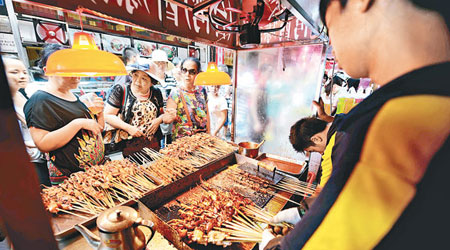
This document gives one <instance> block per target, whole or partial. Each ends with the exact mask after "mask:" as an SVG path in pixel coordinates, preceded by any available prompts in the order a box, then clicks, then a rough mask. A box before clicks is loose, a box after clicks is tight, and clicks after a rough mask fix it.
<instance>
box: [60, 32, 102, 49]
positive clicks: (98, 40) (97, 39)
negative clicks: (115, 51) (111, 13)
mask: <svg viewBox="0 0 450 250" xmlns="http://www.w3.org/2000/svg"><path fill="white" fill-rule="evenodd" d="M68 32H69V39H70V43H71V44H73V34H74V33H75V32H81V30H79V29H72V28H69V30H68ZM83 32H86V33H88V34H91V36H92V37H93V38H94V41H95V44H96V45H97V47H98V48H99V49H102V38H101V37H100V34H99V33H95V32H91V31H86V30H83Z"/></svg>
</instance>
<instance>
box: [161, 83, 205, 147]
mask: <svg viewBox="0 0 450 250" xmlns="http://www.w3.org/2000/svg"><path fill="white" fill-rule="evenodd" d="M180 95H183V96H184V100H185V101H186V105H187V110H188V112H189V116H190V121H191V123H192V124H191V123H190V122H189V119H188V116H187V114H186V111H185V110H186V109H185V108H184V105H183V100H182V98H181V96H180ZM169 98H171V99H172V100H173V101H174V102H175V103H176V104H177V118H176V120H175V121H174V124H173V128H172V137H173V139H174V140H175V139H177V138H181V137H184V136H188V135H192V134H195V133H196V132H198V131H206V128H207V124H208V115H207V98H208V97H207V94H206V90H205V89H204V88H203V87H197V88H196V89H195V91H194V92H188V91H185V90H183V89H181V88H177V89H174V90H172V92H171V93H170V96H169Z"/></svg>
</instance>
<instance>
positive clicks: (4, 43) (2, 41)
mask: <svg viewBox="0 0 450 250" xmlns="http://www.w3.org/2000/svg"><path fill="white" fill-rule="evenodd" d="M0 52H9V53H17V46H16V43H15V42H14V36H13V34H5V33H0Z"/></svg>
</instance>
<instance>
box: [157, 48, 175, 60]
mask: <svg viewBox="0 0 450 250" xmlns="http://www.w3.org/2000/svg"><path fill="white" fill-rule="evenodd" d="M158 49H160V50H164V51H165V52H166V53H167V57H168V58H169V60H172V58H174V57H176V56H177V55H178V51H177V47H175V46H170V45H165V44H159V45H158Z"/></svg>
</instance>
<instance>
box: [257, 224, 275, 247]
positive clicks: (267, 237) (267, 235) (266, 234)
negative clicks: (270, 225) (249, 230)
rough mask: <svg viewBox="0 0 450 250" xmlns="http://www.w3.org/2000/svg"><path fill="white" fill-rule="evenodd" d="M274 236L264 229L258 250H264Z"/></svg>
mask: <svg viewBox="0 0 450 250" xmlns="http://www.w3.org/2000/svg"><path fill="white" fill-rule="evenodd" d="M273 238H275V236H274V235H273V234H272V232H270V230H269V229H265V230H264V231H263V233H262V240H261V242H260V243H259V250H264V248H265V247H266V246H267V244H268V243H269V241H271V240H272V239H273Z"/></svg>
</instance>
